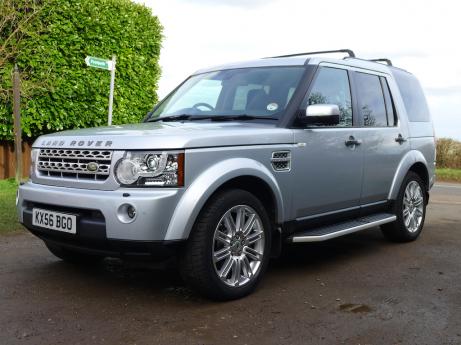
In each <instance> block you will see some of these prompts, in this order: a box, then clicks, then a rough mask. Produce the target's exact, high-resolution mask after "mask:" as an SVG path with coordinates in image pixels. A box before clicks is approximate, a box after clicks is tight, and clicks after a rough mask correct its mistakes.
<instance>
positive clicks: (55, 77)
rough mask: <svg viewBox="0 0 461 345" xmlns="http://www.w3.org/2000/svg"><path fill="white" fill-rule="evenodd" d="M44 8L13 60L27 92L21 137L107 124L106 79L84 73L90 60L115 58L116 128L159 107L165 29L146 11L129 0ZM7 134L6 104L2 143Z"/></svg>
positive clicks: (1, 110) (0, 109) (48, 3)
mask: <svg viewBox="0 0 461 345" xmlns="http://www.w3.org/2000/svg"><path fill="white" fill-rule="evenodd" d="M41 6H42V8H41V10H40V11H39V13H38V14H37V16H35V17H34V18H33V20H32V22H31V23H30V29H29V30H31V31H32V32H30V33H28V34H27V35H26V36H25V38H24V39H22V41H19V43H18V44H19V48H20V49H18V54H17V56H16V61H17V64H18V66H19V69H20V70H21V71H22V75H23V77H24V79H26V80H25V81H24V82H25V84H26V86H27V90H26V91H27V92H26V94H25V97H24V98H23V101H22V113H21V114H22V123H23V132H24V134H25V135H26V136H28V137H36V136H38V135H40V134H43V133H48V132H54V131H59V130H63V129H71V128H79V127H92V126H100V125H105V124H106V123H107V108H108V94H109V82H110V73H109V72H108V71H103V70H97V69H93V68H89V67H86V65H85V62H84V59H85V57H86V56H87V55H91V56H97V57H102V58H107V59H110V58H111V56H112V54H115V55H116V56H117V71H116V80H115V96H114V112H113V114H114V115H113V123H114V124H121V123H129V122H137V121H139V120H140V119H142V117H143V116H144V115H145V114H146V113H147V112H148V111H149V110H150V109H151V108H152V107H153V105H154V104H155V103H156V102H157V94H156V88H157V82H158V78H159V76H160V68H159V65H158V59H159V55H160V48H161V39H162V34H161V32H162V26H161V25H160V23H159V21H158V19H157V17H155V16H153V15H152V13H151V10H150V9H148V8H147V7H145V6H143V5H139V4H135V3H133V2H131V1H130V0H44V1H43V2H41ZM34 30H35V31H36V32H34ZM0 42H1V41H0ZM12 60H13V59H10V61H8V63H7V64H6V68H4V69H3V71H1V72H0V77H1V79H0V88H1V89H8V88H11V81H10V79H11V78H10V76H11V72H12V69H13V61H12ZM31 85H33V87H31ZM29 89H30V90H29ZM12 127H13V123H12V104H11V97H9V98H8V99H6V101H5V100H3V101H2V103H1V104H0V140H1V139H6V140H11V139H12V138H13V128H12Z"/></svg>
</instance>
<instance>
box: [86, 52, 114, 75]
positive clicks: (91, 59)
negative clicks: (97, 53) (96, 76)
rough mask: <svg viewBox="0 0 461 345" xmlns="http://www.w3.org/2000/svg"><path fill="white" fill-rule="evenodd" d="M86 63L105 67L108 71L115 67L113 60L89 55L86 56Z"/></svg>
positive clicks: (90, 65)
mask: <svg viewBox="0 0 461 345" xmlns="http://www.w3.org/2000/svg"><path fill="white" fill-rule="evenodd" d="M85 63H86V65H87V66H89V67H94V68H100V69H105V70H107V71H112V70H113V69H114V63H113V61H112V60H106V59H101V58H97V57H94V56H87V57H86V58H85Z"/></svg>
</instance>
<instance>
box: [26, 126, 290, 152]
mask: <svg viewBox="0 0 461 345" xmlns="http://www.w3.org/2000/svg"><path fill="white" fill-rule="evenodd" d="M275 143H277V144H281V143H287V144H289V143H293V132H292V131H291V130H289V129H285V128H278V127H275V126H274V125H271V124H261V123H254V122H253V123H250V122H219V123H217V122H205V123H203V122H202V123H197V122H165V123H163V122H152V123H139V124H131V125H120V126H107V127H96V128H87V129H76V130H70V131H63V132H57V133H53V134H47V135H43V136H41V137H39V138H38V139H37V140H36V141H35V142H34V144H33V147H58V148H59V147H63V148H74V147H75V148H85V149H87V148H106V149H115V150H129V149H138V150H139V149H140V150H142V149H154V150H156V149H183V148H198V147H212V146H233V145H257V144H275Z"/></svg>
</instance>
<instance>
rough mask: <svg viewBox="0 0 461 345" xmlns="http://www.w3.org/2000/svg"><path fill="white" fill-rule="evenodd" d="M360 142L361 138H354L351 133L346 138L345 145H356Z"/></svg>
mask: <svg viewBox="0 0 461 345" xmlns="http://www.w3.org/2000/svg"><path fill="white" fill-rule="evenodd" d="M361 143H362V140H357V139H355V138H354V136H353V135H351V136H350V137H349V139H347V140H346V142H345V144H346V146H357V145H360V144H361Z"/></svg>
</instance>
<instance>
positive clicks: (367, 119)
mask: <svg viewBox="0 0 461 345" xmlns="http://www.w3.org/2000/svg"><path fill="white" fill-rule="evenodd" d="M355 75H356V80H357V93H358V100H359V109H360V112H361V114H362V117H363V125H364V126H365V127H387V113H386V105H385V103H384V94H383V89H382V87H381V82H380V80H379V77H378V76H376V75H372V74H366V73H360V72H357V73H356V74H355Z"/></svg>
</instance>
